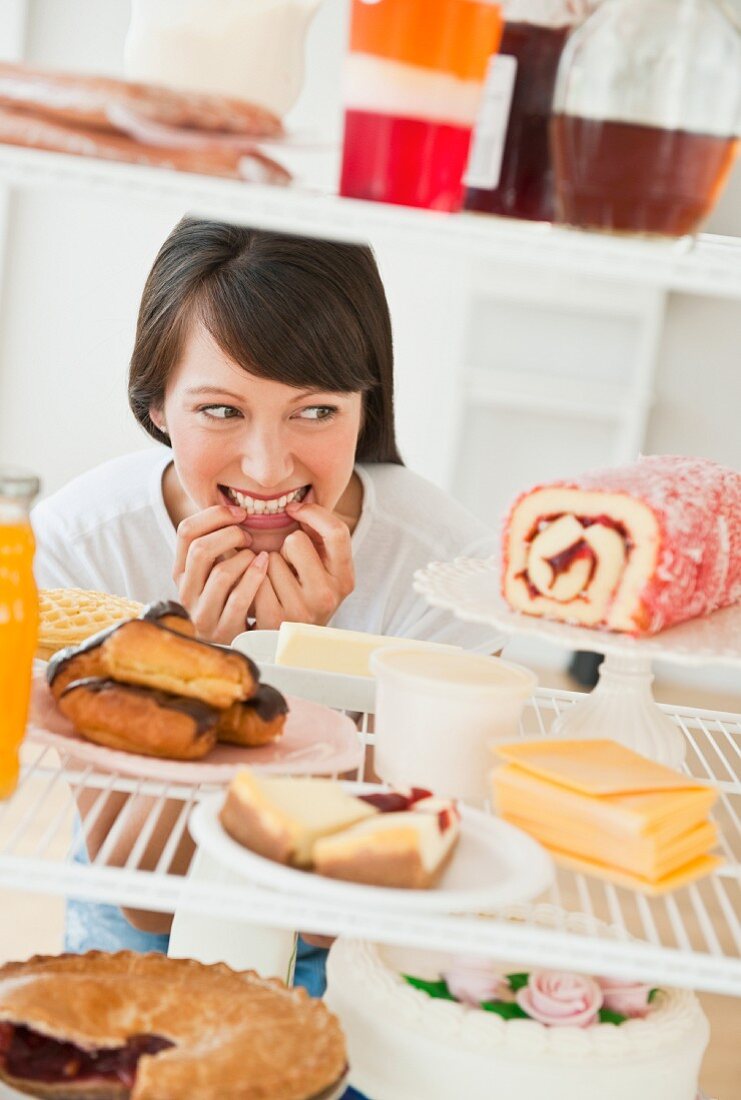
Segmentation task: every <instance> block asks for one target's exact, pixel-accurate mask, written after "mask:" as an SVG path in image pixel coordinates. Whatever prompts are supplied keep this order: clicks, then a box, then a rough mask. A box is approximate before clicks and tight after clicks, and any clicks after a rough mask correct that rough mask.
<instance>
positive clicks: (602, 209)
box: [551, 0, 741, 237]
mask: <svg viewBox="0 0 741 1100" xmlns="http://www.w3.org/2000/svg"><path fill="white" fill-rule="evenodd" d="M740 120H741V37H740V36H739V34H738V31H737V30H736V28H735V27H734V25H733V24H732V23H731V21H730V19H728V18H727V16H726V15H725V13H724V10H723V8H722V6H721V5H720V4H719V3H717V2H716V0H610V2H609V3H605V4H604V5H603V6H602V7H601V8H600V9H599V10H598V11H597V12H596V13H595V14H594V15H592V16H591V17H590V19H588V20H587V21H586V22H585V23H584V24H583V26H582V27H580V28H579V29H578V30H577V31H575V32H574V34H573V35H572V37H571V38H570V40H569V42H568V43H567V45H566V47H565V49H564V52H563V55H562V58H561V63H560V66H559V72H558V77H557V83H556V92H555V100H554V116H553V120H552V124H551V125H552V142H553V156H554V166H555V173H556V205H557V214H558V218H559V220H561V221H563V222H566V223H567V224H569V225H574V226H580V227H582V228H586V229H597V230H606V231H610V232H614V233H635V234H641V235H655V234H656V235H662V236H668V237H681V236H684V235H686V234H691V233H694V232H695V231H696V230H697V229H698V227H699V225H700V224H701V222H702V221H703V220H704V218H705V217H706V216H707V215H708V214H709V213H710V211H711V210H712V208H713V206H714V205H715V203H716V201H717V199H718V196H719V194H720V192H721V190H722V188H723V185H724V183H725V181H726V179H727V178H728V174H729V172H730V170H731V167H732V165H733V161H734V159H735V157H736V155H737V153H738V148H739V122H740Z"/></svg>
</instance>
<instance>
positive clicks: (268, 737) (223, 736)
mask: <svg viewBox="0 0 741 1100" xmlns="http://www.w3.org/2000/svg"><path fill="white" fill-rule="evenodd" d="M287 714H288V703H287V702H286V700H285V698H284V697H283V696H282V695H281V693H280V692H279V691H277V690H276V689H275V688H274V687H271V686H270V684H260V685H259V687H258V689H257V692H256V693H255V695H253V697H252V698H251V699H248V700H247V701H246V702H245V703H232V705H231V706H230V707H228V708H227V710H225V711H222V713H221V719H220V721H219V725H218V729H217V731H216V735H217V737H218V739H219V741H228V742H230V743H231V744H234V745H246V746H249V747H252V748H254V747H255V746H257V745H267V744H268V743H269V742H270V741H275V740H276V739H277V738H278V737H280V735H281V734H282V732H283V727H284V726H285V724H286V716H287Z"/></svg>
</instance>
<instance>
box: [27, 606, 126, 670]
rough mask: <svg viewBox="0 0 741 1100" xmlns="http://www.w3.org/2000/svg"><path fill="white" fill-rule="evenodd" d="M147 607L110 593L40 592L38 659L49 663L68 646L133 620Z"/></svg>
mask: <svg viewBox="0 0 741 1100" xmlns="http://www.w3.org/2000/svg"><path fill="white" fill-rule="evenodd" d="M142 608H143V604H140V603H137V602H136V601H135V600H129V599H126V598H125V597H124V596H112V595H111V594H110V593H108V592H94V591H88V590H87V589H83V588H42V589H41V590H40V591H39V640H38V646H37V650H36V653H37V656H38V657H40V658H41V659H42V660H45V661H46V660H48V659H49V657H51V656H52V654H53V653H56V652H57V650H60V649H64V648H65V646H72V645H78V644H79V643H80V642H83V641H85V639H86V638H89V637H90V635H91V634H97V633H98V632H99V631H101V630H104V629H105V628H106V627H109V626H113V625H114V624H115V623H119V622H122V621H123V620H125V619H133V618H136V616H137V615H138V614H139V613H140V612H141V610H142Z"/></svg>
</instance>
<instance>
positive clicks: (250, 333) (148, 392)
mask: <svg viewBox="0 0 741 1100" xmlns="http://www.w3.org/2000/svg"><path fill="white" fill-rule="evenodd" d="M194 322H201V323H202V324H203V325H204V326H205V327H206V329H207V330H208V332H209V333H210V334H211V336H212V337H213V338H214V340H215V341H216V343H217V344H218V345H219V347H220V348H221V349H222V351H224V352H225V353H226V354H227V355H228V356H229V357H230V358H231V359H233V360H234V362H235V363H238V364H239V365H240V366H241V367H243V368H244V369H245V370H247V371H249V372H250V373H251V374H255V375H258V376H259V377H260V378H270V379H273V380H274V381H276V382H282V383H284V384H285V385H287V386H295V387H297V388H302V389H306V388H307V387H310V388H312V389H316V390H325V391H330V392H335V393H358V392H361V393H362V394H363V425H362V428H361V431H360V435H359V437H358V444H357V449H356V455H355V457H356V459H357V460H358V461H360V462H363V461H365V462H396V463H401V461H402V460H401V457H400V456H399V452H398V450H397V446H396V436H395V432H394V396H393V351H392V344H391V321H390V318H389V311H388V305H387V302H386V295H385V293H384V289H383V284H382V283H381V278H380V276H379V274H378V268H377V267H376V262H375V260H374V258H373V253H372V252H371V250H370V249H369V248H366V247H361V246H360V245H353V244H339V243H335V242H332V241H318V240H313V239H311V238H309V237H291V236H286V235H283V234H280V233H270V232H267V231H264V230H259V229H246V228H241V227H239V226H235V225H227V224H224V223H222V222H212V221H198V220H195V219H193V218H184V219H183V220H182V221H181V222H180V223H179V224H178V225H176V226H175V228H174V229H173V231H172V233H171V234H170V236H169V237H168V238H167V240H166V241H165V243H164V244H163V245H162V248H161V249H160V251H159V253H158V255H157V258H156V259H155V261H154V264H153V266H152V270H151V271H150V273H149V277H148V278H147V282H146V285H145V287H144V293H143V295H142V301H141V306H140V308H139V318H138V321H137V326H136V340H135V343H134V351H133V354H132V356H131V365H130V370H129V404H130V405H131V408H132V410H133V413H134V416H135V417H136V419H137V420H138V421H139V423H140V424H141V425H142V426H143V427H144V428H145V429H146V431H147V432H149V434H150V435H151V436H153V437H154V438H155V439H156V440H158V441H159V442H161V443H167V444H168V445H169V442H170V441H169V439H168V437H167V436H166V435H165V434H164V432H161V431H160V430H159V429H158V428H157V427H156V426H155V425H154V424H153V423H152V421H151V419H150V417H149V410H150V409H152V408H154V409H160V408H162V406H163V403H164V397H165V389H166V386H167V381H168V378H169V376H170V372H171V370H172V369H173V367H174V366H175V365H176V364H177V362H178V360H179V358H180V356H181V354H182V351H183V345H184V342H185V340H186V338H187V335H188V332H189V331H190V329H191V326H192V325H193V324H194Z"/></svg>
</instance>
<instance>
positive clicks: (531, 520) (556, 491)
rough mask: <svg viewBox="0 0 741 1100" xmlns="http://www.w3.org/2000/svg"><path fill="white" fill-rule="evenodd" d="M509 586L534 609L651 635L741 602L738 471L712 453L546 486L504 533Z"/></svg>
mask: <svg viewBox="0 0 741 1100" xmlns="http://www.w3.org/2000/svg"><path fill="white" fill-rule="evenodd" d="M502 594H503V596H504V598H505V599H506V600H507V602H508V603H509V605H510V606H511V607H512V608H514V609H515V610H516V611H523V612H525V613H527V614H528V615H536V616H542V617H544V618H547V619H556V620H558V621H560V622H566V623H575V624H577V625H579V626H586V627H602V628H606V629H608V630H616V631H625V632H627V633H629V634H635V635H642V634H655V633H656V632H657V631H659V630H664V629H665V628H666V627H669V626H673V625H674V624H675V623H681V622H685V621H686V620H688V619H694V618H696V617H697V616H698V615H709V614H711V613H712V612H713V611H716V610H718V608H721V607H727V606H729V605H731V604H735V603H737V602H738V601H739V600H741V473H738V472H737V471H736V470H731V469H729V468H727V467H725V466H720V465H718V463H716V462H710V461H708V460H707V459H704V458H685V457H682V456H680V455H650V456H649V457H647V458H641V459H640V460H639V461H638V462H636V463H634V464H633V465H632V466H623V467H615V468H614V469H609V470H598V471H596V472H592V473H587V474H583V475H582V476H581V477H579V478H576V479H573V480H571V481H556V482H552V483H550V484H545V485H539V486H537V487H536V488H535V489H531V490H530V491H528V492H526V493H523V494H522V495H521V496H520V497H519V498H518V499H517V500H516V501H515V503H514V505H513V506H512V509H511V511H510V513H509V516H508V518H507V521H506V524H505V530H504V543H503V558H502Z"/></svg>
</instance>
